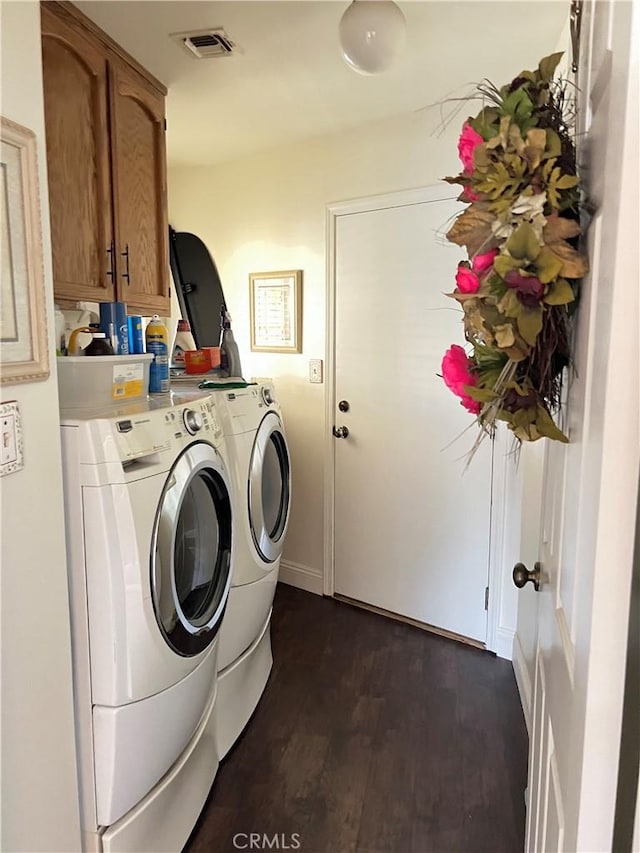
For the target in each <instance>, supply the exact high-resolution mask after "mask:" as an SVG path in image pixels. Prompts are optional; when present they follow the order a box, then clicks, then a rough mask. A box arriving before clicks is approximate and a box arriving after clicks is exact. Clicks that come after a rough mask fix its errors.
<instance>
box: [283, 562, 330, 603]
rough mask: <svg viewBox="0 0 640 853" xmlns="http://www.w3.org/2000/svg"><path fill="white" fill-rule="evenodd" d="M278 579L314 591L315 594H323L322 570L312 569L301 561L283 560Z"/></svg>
mask: <svg viewBox="0 0 640 853" xmlns="http://www.w3.org/2000/svg"><path fill="white" fill-rule="evenodd" d="M278 580H280V581H282V583H286V584H289V586H295V587H297V588H298V589H304V590H306V591H307V592H313V593H315V595H322V572H321V571H320V570H319V569H312V568H310V567H309V566H303V565H301V564H300V563H291V562H289V560H281V561H280V572H279V573H278Z"/></svg>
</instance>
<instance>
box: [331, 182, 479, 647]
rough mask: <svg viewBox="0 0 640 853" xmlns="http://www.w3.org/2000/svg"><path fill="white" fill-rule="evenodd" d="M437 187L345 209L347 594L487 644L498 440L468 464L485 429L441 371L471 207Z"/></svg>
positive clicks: (340, 284) (341, 535)
mask: <svg viewBox="0 0 640 853" xmlns="http://www.w3.org/2000/svg"><path fill="white" fill-rule="evenodd" d="M445 192H446V190H445ZM440 194H441V195H442V190H441V191H440ZM434 198H437V195H435V194H434V191H433V190H431V191H424V192H423V193H422V194H420V193H417V194H416V193H413V194H410V200H409V201H407V203H400V202H399V201H394V202H387V203H386V206H375V205H374V204H373V203H371V205H372V206H375V209H369V210H362V211H361V212H355V213H353V212H352V213H345V214H344V215H338V216H337V218H336V226H335V283H336V302H335V311H336V327H335V410H334V420H333V423H334V424H335V425H336V426H337V427H342V426H344V427H346V428H347V429H348V430H349V435H348V437H347V438H342V439H336V440H335V442H334V445H335V520H334V538H335V551H334V559H335V591H336V593H339V594H342V595H345V596H348V597H349V598H353V599H357V600H359V601H362V602H366V603H368V604H371V605H375V606H377V607H380V608H383V609H385V610H388V611H391V612H393V613H397V614H401V615H403V616H407V617H411V618H413V619H416V620H419V621H421V622H424V623H427V624H429V625H433V626H436V627H438V628H441V629H445V630H447V631H450V632H454V633H456V634H461V635H463V636H465V637H470V638H473V639H475V640H478V641H480V642H484V641H485V639H486V632H487V619H486V611H485V589H486V587H487V577H488V562H489V530H490V512H491V457H492V448H491V443H490V442H488V441H487V442H485V443H484V444H483V446H482V447H481V449H480V451H479V452H478V453H477V455H476V457H475V458H474V460H473V464H472V465H471V466H470V468H469V469H468V470H467V471H466V473H464V474H463V470H464V465H465V459H464V456H465V454H466V453H467V451H468V450H469V448H470V446H471V445H472V444H473V440H474V438H475V434H476V429H475V427H474V426H473V421H472V418H471V416H470V415H469V414H468V413H467V412H465V411H464V410H463V409H462V407H461V406H460V405H459V403H458V401H457V400H456V398H455V397H453V396H452V394H451V393H450V392H449V391H448V390H447V389H446V387H445V386H444V383H443V382H442V380H441V379H440V378H439V377H438V376H437V374H438V373H440V364H441V360H442V356H443V354H444V352H445V350H446V349H447V348H448V347H449V346H450V345H451V344H452V343H460V342H461V340H462V324H461V313H460V310H459V308H458V306H457V305H456V304H455V303H454V302H453V301H451V302H449V300H447V298H446V297H445V296H444V295H443V294H444V293H445V292H447V291H451V290H453V288H454V286H455V282H454V276H455V271H456V266H457V262H458V261H459V260H460V259H461V256H460V250H459V248H456V247H454V246H452V245H451V244H449V243H447V242H446V241H445V240H444V232H445V231H446V230H447V228H448V223H449V222H450V219H451V217H452V216H453V215H455V214H456V213H458V212H459V211H460V206H459V204H458V203H457V202H455V201H454V200H451V199H447V200H433V199H434ZM427 199H432V200H427ZM392 203H394V204H395V206H391V204H392ZM380 204H381V205H382V204H383V202H380ZM340 401H347V403H348V407H349V408H348V411H346V412H342V411H340V410H339V408H338V404H339V402H340ZM470 424H471V429H470V430H469V431H468V432H467V433H466V434H465V435H464V436H463V437H462V438H461V439H460V440H459V441H455V442H453V440H454V439H455V438H456V436H458V435H460V434H461V433H463V431H464V430H465V429H466V428H467V427H469V425H470ZM330 426H331V425H330ZM452 442H453V444H452Z"/></svg>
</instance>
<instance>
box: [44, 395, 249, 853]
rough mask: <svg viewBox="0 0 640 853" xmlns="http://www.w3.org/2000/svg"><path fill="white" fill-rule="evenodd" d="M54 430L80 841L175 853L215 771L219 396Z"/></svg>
mask: <svg viewBox="0 0 640 853" xmlns="http://www.w3.org/2000/svg"><path fill="white" fill-rule="evenodd" d="M61 431H62V447H63V464H64V484H65V513H66V533H67V548H68V565H69V582H70V592H71V617H72V637H73V662H74V693H75V710H76V719H77V730H78V752H79V762H80V773H79V777H80V788H81V801H82V802H81V806H82V821H83V831H84V833H85V835H86V836H87V840H86V842H85V846H91V849H96V847H97V848H98V849H100V845H101V848H102V849H103V850H109V851H117V850H129V849H149V850H151V849H153V850H172V849H174V850H175V849H180V848H181V847H182V846H183V845H184V843H185V841H186V839H187V837H188V835H189V833H190V831H191V829H192V828H193V825H194V823H195V821H196V820H197V817H198V814H199V812H200V809H201V808H202V805H203V803H204V801H205V799H206V797H207V795H208V792H209V790H210V787H211V784H212V782H213V778H214V776H215V772H216V769H217V764H218V756H217V753H216V750H215V742H214V737H213V708H214V700H215V695H216V687H217V679H216V672H217V669H218V665H217V652H218V636H219V629H220V627H221V624H222V617H223V614H224V612H225V608H226V605H227V600H228V594H229V589H230V583H231V552H232V539H233V505H232V499H231V486H230V482H229V476H228V472H227V465H226V462H225V455H224V438H223V433H222V428H221V424H220V419H219V415H218V413H217V409H216V402H215V399H214V398H213V397H212V396H211V395H210V394H207V393H206V392H198V393H194V392H190V393H187V394H185V395H181V396H175V395H174V397H173V398H172V399H167V398H159V399H156V400H154V399H152V400H150V401H142V402H136V403H130V404H128V405H125V406H122V407H118V408H116V409H114V408H113V407H109V408H107V409H105V410H102V411H96V410H94V411H86V412H83V411H74V412H70V411H67V412H63V413H62V417H61ZM165 809H171V814H172V820H171V822H170V823H169V822H167V821H166V820H165V821H163V820H162V819H160V815H161V813H162V812H163V811H164V810H165ZM132 845H134V846H133V847H132ZM136 845H137V847H136Z"/></svg>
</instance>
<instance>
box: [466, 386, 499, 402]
mask: <svg viewBox="0 0 640 853" xmlns="http://www.w3.org/2000/svg"><path fill="white" fill-rule="evenodd" d="M464 390H465V394H468V395H469V396H470V397H471V399H472V400H477V401H478V402H479V403H491V402H492V401H493V400H495V398H496V393H495V391H492V390H491V389H489V388H478V386H477V385H465V386H464Z"/></svg>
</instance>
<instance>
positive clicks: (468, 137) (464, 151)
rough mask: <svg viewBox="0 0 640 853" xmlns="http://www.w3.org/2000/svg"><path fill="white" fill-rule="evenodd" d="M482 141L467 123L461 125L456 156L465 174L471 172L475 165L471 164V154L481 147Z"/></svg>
mask: <svg viewBox="0 0 640 853" xmlns="http://www.w3.org/2000/svg"><path fill="white" fill-rule="evenodd" d="M483 142H484V139H483V138H482V137H481V136H480V134H479V133H477V132H476V131H475V130H474V129H473V128H472V127H471V125H470V124H469V122H468V121H465V123H464V124H463V125H462V133H461V134H460V139H459V140H458V155H459V157H460V162H461V163H462V166H463V168H464V170H465V172H473V170H474V168H475V164H474V162H473V152H474V151H475V150H476V148H477V147H478V145H482V143H483Z"/></svg>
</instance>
